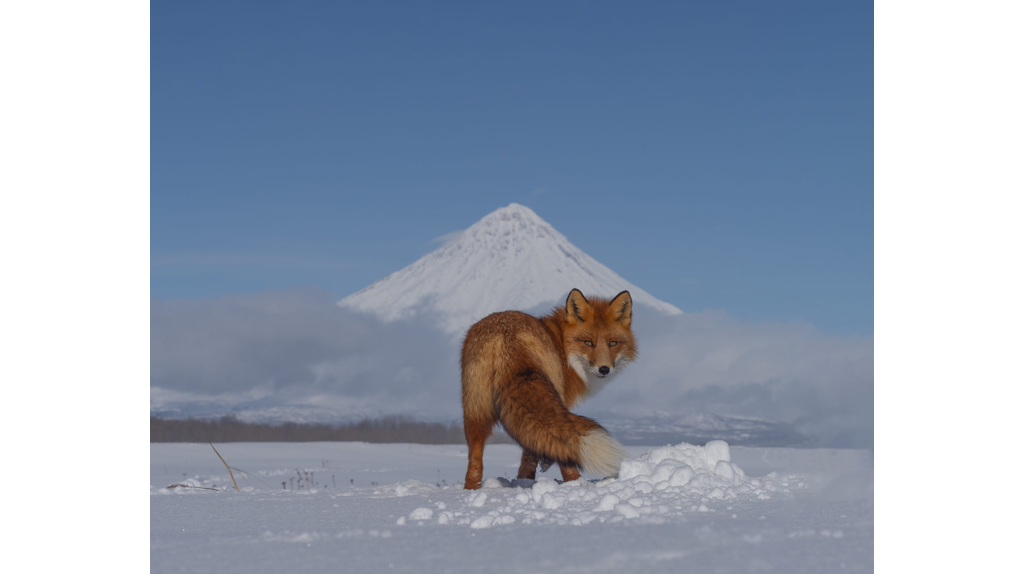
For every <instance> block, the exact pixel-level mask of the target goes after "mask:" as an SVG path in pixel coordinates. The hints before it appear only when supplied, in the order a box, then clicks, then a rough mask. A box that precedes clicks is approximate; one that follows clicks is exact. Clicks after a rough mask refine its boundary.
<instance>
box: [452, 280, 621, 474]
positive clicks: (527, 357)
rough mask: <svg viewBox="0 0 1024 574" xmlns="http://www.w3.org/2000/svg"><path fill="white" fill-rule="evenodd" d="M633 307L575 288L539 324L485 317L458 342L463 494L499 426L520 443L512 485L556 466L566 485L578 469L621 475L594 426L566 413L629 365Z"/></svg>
mask: <svg viewBox="0 0 1024 574" xmlns="http://www.w3.org/2000/svg"><path fill="white" fill-rule="evenodd" d="M632 320H633V300H632V298H631V297H630V296H629V292H628V291H623V292H622V293H619V294H618V295H616V296H615V298H614V299H612V300H611V301H607V300H604V299H598V298H596V297H592V298H591V299H589V300H588V299H587V298H586V297H584V296H583V293H581V292H580V290H579V289H573V290H572V291H571V292H570V293H569V297H568V298H567V299H566V301H565V306H564V307H558V308H556V309H555V310H553V311H552V312H551V313H549V314H548V315H546V316H544V317H541V318H539V319H538V318H537V317H533V316H531V315H527V314H526V313H521V312H519V311H502V312H500V313H492V314H491V315H488V316H487V317H484V318H483V319H481V320H480V321H479V322H477V323H476V324H475V325H473V326H472V327H470V328H469V331H468V332H467V333H466V339H465V341H464V342H463V343H462V413H463V426H464V428H465V431H466V443H467V444H468V445H469V468H468V469H467V470H466V483H465V487H466V488H467V489H477V488H480V482H481V481H482V480H483V472H484V464H483V454H484V442H485V441H486V440H487V437H489V436H490V435H491V432H492V431H493V430H494V425H495V423H498V422H500V423H501V426H502V427H504V428H505V431H506V432H508V434H509V436H511V437H512V438H513V439H514V440H515V441H516V442H517V443H519V445H520V446H522V447H523V458H522V462H521V464H520V467H519V478H529V479H533V478H535V477H536V473H537V463H538V462H543V463H544V464H545V466H544V469H545V470H546V469H547V465H550V464H551V463H552V462H557V463H558V466H559V469H560V470H561V471H562V479H563V480H565V481H570V480H576V479H578V478H579V477H580V473H579V468H581V467H582V468H583V470H585V471H587V472H590V473H594V474H601V475H605V476H607V475H612V474H615V473H617V472H618V470H619V464H620V463H621V462H622V459H623V458H624V456H625V453H624V451H623V450H622V446H621V445H619V443H618V442H617V441H616V440H615V439H613V438H612V437H611V435H610V434H608V431H606V430H605V429H604V428H603V427H601V425H599V424H597V423H596V422H594V421H593V420H591V419H589V418H587V417H583V416H579V415H575V414H573V413H571V412H569V409H570V408H572V406H573V405H575V404H576V403H577V402H578V401H579V400H581V399H583V398H585V397H587V396H589V395H592V394H594V393H596V392H597V391H598V390H600V388H601V387H603V386H604V385H605V384H606V383H607V382H608V381H609V380H611V378H612V377H614V376H615V375H617V374H618V373H619V371H621V370H622V368H623V367H625V366H626V365H627V364H629V363H631V362H632V361H633V360H634V359H636V343H635V342H634V340H633V332H632V331H631V330H630V323H631V322H632Z"/></svg>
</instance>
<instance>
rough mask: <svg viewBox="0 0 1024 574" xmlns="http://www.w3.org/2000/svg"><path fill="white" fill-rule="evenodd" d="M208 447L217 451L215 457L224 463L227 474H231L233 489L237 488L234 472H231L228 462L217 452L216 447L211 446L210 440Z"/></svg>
mask: <svg viewBox="0 0 1024 574" xmlns="http://www.w3.org/2000/svg"><path fill="white" fill-rule="evenodd" d="M210 448H212V449H213V452H215V453H217V458H219V459H220V461H221V462H223V463H224V468H226V469H228V474H229V475H230V476H231V484H234V485H235V490H238V483H237V482H235V473H233V472H231V467H230V466H228V463H227V462H226V461H225V460H224V457H223V456H221V455H220V453H219V452H217V447H215V446H213V443H212V442H211V443H210Z"/></svg>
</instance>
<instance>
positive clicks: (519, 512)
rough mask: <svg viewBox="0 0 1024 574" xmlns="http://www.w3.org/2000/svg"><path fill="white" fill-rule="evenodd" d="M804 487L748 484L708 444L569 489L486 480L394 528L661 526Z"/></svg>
mask: <svg viewBox="0 0 1024 574" xmlns="http://www.w3.org/2000/svg"><path fill="white" fill-rule="evenodd" d="M804 485H805V480H804V479H802V478H801V477H798V476H789V477H787V478H780V477H779V476H778V475H776V474H775V473H770V474H768V475H767V476H764V477H761V478H749V477H748V476H747V475H746V473H744V472H743V469H741V468H740V467H739V466H737V465H736V464H734V463H732V462H731V456H730V452H729V445H728V444H727V443H725V442H724V441H711V442H709V443H708V444H707V445H705V446H694V445H690V444H685V443H683V444H679V445H676V446H664V447H658V448H653V449H649V450H648V451H647V452H645V453H643V454H641V455H640V456H637V457H634V458H627V459H625V460H623V461H622V465H621V466H620V469H619V476H618V478H606V479H603V480H598V481H587V480H583V479H580V480H575V481H572V482H566V483H560V482H556V481H555V480H552V479H550V478H540V479H539V480H536V481H533V480H525V479H517V480H508V479H505V478H495V477H491V478H487V479H486V480H485V481H484V482H483V487H482V488H481V489H480V490H478V491H467V493H466V494H465V495H464V496H461V497H459V498H457V501H458V504H453V505H452V507H451V508H449V506H448V505H447V504H446V503H444V502H437V503H436V504H435V508H433V509H432V508H427V507H422V506H420V507H417V508H415V509H413V510H412V511H411V512H409V514H408V515H407V516H402V517H400V518H399V519H398V520H397V522H396V525H397V526H403V525H406V524H412V523H414V522H417V521H418V523H419V524H424V523H426V522H427V521H433V522H436V523H437V524H439V525H454V526H468V527H469V528H472V529H481V528H491V527H495V526H502V525H507V524H514V523H520V524H524V525H528V524H535V523H537V524H558V525H572V526H583V525H585V524H589V523H591V522H594V521H597V522H601V523H604V522H608V523H615V522H622V521H636V522H639V523H647V524H662V523H664V522H665V521H666V520H673V519H678V518H680V517H682V516H684V515H686V514H688V513H691V512H716V511H720V510H721V511H725V510H731V508H732V507H731V506H730V505H729V504H728V503H730V502H733V501H756V500H768V499H770V498H771V497H772V496H773V495H777V494H781V493H787V492H790V491H791V490H797V489H801V488H804ZM437 490H438V489H437V487H436V486H434V485H430V484H425V483H422V482H420V481H416V480H411V481H406V482H403V483H399V484H396V485H391V486H385V487H383V488H381V492H382V493H384V494H385V495H389V494H390V495H393V496H396V497H403V496H409V495H410V494H429V493H431V492H436V491H437ZM718 501H721V502H718ZM435 510H437V514H436V515H435Z"/></svg>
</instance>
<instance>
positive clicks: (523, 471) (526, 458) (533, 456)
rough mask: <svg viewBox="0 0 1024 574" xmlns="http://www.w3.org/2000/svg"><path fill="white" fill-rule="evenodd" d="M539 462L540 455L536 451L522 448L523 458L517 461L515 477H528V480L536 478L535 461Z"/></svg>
mask: <svg viewBox="0 0 1024 574" xmlns="http://www.w3.org/2000/svg"><path fill="white" fill-rule="evenodd" d="M538 462H540V457H539V456H538V455H537V453H535V452H532V451H530V450H529V449H525V448H524V449H523V459H522V462H520V463H519V476H517V477H516V478H528V479H530V480H537V463H538Z"/></svg>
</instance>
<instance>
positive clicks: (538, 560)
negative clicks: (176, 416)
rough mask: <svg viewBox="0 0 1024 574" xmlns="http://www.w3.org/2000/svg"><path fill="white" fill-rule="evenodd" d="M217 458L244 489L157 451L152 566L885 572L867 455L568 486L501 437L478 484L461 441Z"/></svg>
mask: <svg viewBox="0 0 1024 574" xmlns="http://www.w3.org/2000/svg"><path fill="white" fill-rule="evenodd" d="M218 450H219V451H220V452H221V454H222V455H223V456H224V457H225V459H226V460H227V461H228V463H229V464H231V466H233V467H236V468H242V469H245V470H246V473H244V474H243V473H241V472H239V471H237V470H236V471H235V475H236V479H237V480H238V482H239V486H240V487H241V492H235V491H234V490H233V488H232V487H231V486H230V485H231V478H230V477H229V476H228V474H227V472H226V470H225V468H224V466H223V465H222V464H221V463H220V461H219V459H217V458H216V455H214V454H213V452H212V449H210V448H209V446H208V445H199V444H154V445H152V446H151V453H152V456H151V474H152V477H153V478H152V480H153V484H152V485H151V488H150V493H151V497H150V501H151V507H150V516H151V528H150V532H151V549H150V561H151V564H150V566H151V571H152V572H171V571H175V572H177V571H200V570H202V571H217V572H250V573H251V572H278V571H289V572H314V571H321V570H323V569H325V568H333V569H337V568H338V567H339V566H341V567H342V569H343V570H346V571H359V572H376V571H387V572H403V571H404V572H427V571H438V572H440V571H448V572H480V571H487V572H535V571H538V570H540V571H550V572H579V571H598V572H600V571H609V572H632V571H644V572H678V571H682V570H699V571H708V572H716V571H720V572H742V571H779V572H824V571H842V572H870V571H871V569H872V552H873V544H872V536H873V512H872V487H871V482H872V478H871V477H872V467H871V453H870V452H869V451H843V450H823V449H807V450H801V449H746V448H730V447H729V445H727V444H726V443H724V442H722V441H712V442H709V443H708V444H707V445H705V446H694V445H688V444H679V445H675V446H663V447H656V448H642V449H641V448H636V447H633V448H628V450H629V451H630V454H631V457H630V458H628V459H626V460H625V461H623V463H622V466H621V468H620V472H619V476H618V478H604V479H602V478H600V477H584V479H581V480H578V481H573V482H569V483H564V484H563V483H560V482H559V481H556V480H552V479H550V478H547V477H543V476H542V477H541V478H540V479H539V480H537V481H529V480H516V479H512V478H508V477H509V476H514V472H515V469H516V467H517V466H518V458H519V456H518V455H519V449H518V448H517V447H515V446H512V445H489V446H488V447H487V449H486V450H485V453H484V459H485V460H484V464H485V467H484V470H485V476H487V478H486V479H485V482H484V487H483V488H481V489H480V490H477V491H466V490H464V489H462V488H461V484H459V481H458V479H457V478H454V477H459V478H461V475H462V474H463V473H464V472H465V463H466V451H465V447H459V446H436V445H407V444H385V445H368V444H365V443H303V444H297V443H246V444H239V443H233V444H224V445H218ZM328 457H329V458H328ZM218 465H219V467H218ZM549 474H554V475H557V471H549ZM172 483H173V484H183V485H186V486H177V487H175V488H167V487H168V486H172ZM189 487H193V488H189ZM195 487H206V488H216V489H217V490H216V491H212V490H203V489H200V488H195Z"/></svg>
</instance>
